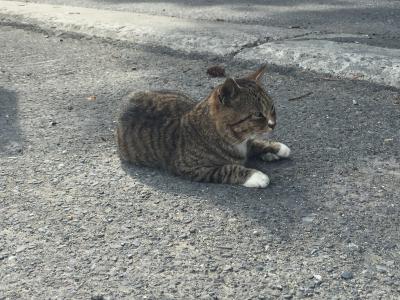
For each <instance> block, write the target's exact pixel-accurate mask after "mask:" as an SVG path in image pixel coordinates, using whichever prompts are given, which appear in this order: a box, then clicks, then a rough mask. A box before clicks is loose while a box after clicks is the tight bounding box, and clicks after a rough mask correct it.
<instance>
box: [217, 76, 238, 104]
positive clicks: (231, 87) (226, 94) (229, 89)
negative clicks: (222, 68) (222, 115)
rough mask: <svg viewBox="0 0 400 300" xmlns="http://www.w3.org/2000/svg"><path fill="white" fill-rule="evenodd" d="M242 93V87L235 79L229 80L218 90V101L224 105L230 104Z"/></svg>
mask: <svg viewBox="0 0 400 300" xmlns="http://www.w3.org/2000/svg"><path fill="white" fill-rule="evenodd" d="M239 92H240V86H239V85H238V84H237V82H236V81H235V79H233V78H227V79H226V80H225V82H224V84H223V85H222V86H221V87H220V88H219V90H218V100H219V102H221V103H222V104H228V103H229V102H230V101H232V100H233V99H235V98H236V96H237V95H238V94H239Z"/></svg>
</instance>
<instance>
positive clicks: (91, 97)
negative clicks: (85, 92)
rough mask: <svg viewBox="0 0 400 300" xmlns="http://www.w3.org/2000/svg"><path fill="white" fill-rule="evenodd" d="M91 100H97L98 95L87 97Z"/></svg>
mask: <svg viewBox="0 0 400 300" xmlns="http://www.w3.org/2000/svg"><path fill="white" fill-rule="evenodd" d="M86 99H87V100H89V101H96V96H94V95H92V96H89V97H87V98H86Z"/></svg>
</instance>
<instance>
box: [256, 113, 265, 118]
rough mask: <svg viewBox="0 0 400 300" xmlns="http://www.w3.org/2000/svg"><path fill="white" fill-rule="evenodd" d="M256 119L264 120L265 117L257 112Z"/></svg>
mask: <svg viewBox="0 0 400 300" xmlns="http://www.w3.org/2000/svg"><path fill="white" fill-rule="evenodd" d="M253 118H254V119H263V118H265V117H264V115H263V114H262V113H261V112H256V113H254V114H253Z"/></svg>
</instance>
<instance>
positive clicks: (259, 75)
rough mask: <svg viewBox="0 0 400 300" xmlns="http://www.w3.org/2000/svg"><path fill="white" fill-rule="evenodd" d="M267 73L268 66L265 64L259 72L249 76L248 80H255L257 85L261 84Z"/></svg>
mask: <svg viewBox="0 0 400 300" xmlns="http://www.w3.org/2000/svg"><path fill="white" fill-rule="evenodd" d="M266 71H267V64H263V65H262V66H261V67H260V68H259V69H258V70H257V71H255V72H254V73H252V74H250V75H249V76H247V77H246V78H247V79H250V80H254V81H256V82H257V83H260V82H261V79H262V78H263V76H264V74H265V72H266Z"/></svg>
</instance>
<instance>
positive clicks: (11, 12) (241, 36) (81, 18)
mask: <svg viewBox="0 0 400 300" xmlns="http://www.w3.org/2000/svg"><path fill="white" fill-rule="evenodd" d="M0 14H3V15H7V19H8V22H17V23H21V22H28V23H29V24H34V25H37V26H40V27H41V28H44V29H47V30H48V29H54V28H55V29H57V30H60V31H68V32H75V33H79V34H85V35H89V36H99V37H106V38H110V39H117V40H125V41H130V42H132V43H136V44H140V45H146V46H157V47H165V48H168V49H172V50H175V51H180V52H183V53H202V54H205V53H206V54H214V55H222V56H233V55H235V54H236V56H235V57H236V58H237V59H240V60H249V61H257V62H265V61H268V62H270V63H273V64H277V65H283V66H292V67H300V68H304V69H306V70H313V71H317V72H321V73H328V74H331V75H338V76H340V77H344V78H351V79H363V80H369V81H372V82H375V83H379V84H385V85H391V86H394V87H400V59H399V57H400V55H399V54H400V50H398V49H389V48H383V49H382V48H380V47H379V48H378V47H374V46H369V45H366V44H357V43H358V42H357V43H348V42H347V43H341V42H337V41H327V40H312V38H315V33H314V34H313V32H312V31H310V30H306V29H298V28H293V29H289V30H288V29H287V28H279V27H270V26H263V25H247V24H234V23H225V22H210V21H207V22H206V21H199V20H189V19H178V18H173V17H166V16H152V15H145V14H138V13H133V12H121V11H110V10H99V9H93V8H84V7H70V6H63V5H61V6H59V5H53V4H36V3H24V2H18V1H0ZM3 22H4V18H3ZM308 35H310V38H308V40H307V41H299V40H298V38H299V37H303V38H305V37H306V36H308ZM318 38H319V39H321V38H325V39H334V38H333V37H332V36H329V35H326V36H325V37H324V36H319V37H318ZM335 38H336V39H340V38H342V39H348V38H351V39H352V40H351V41H358V40H362V39H363V38H365V35H362V34H359V35H356V36H355V35H351V36H349V35H348V34H337V35H335ZM290 39H297V40H296V41H291V40H290ZM274 40H275V41H276V40H280V41H279V42H274ZM260 44H261V45H260ZM378 44H379V43H378ZM258 45H260V46H258ZM256 46H258V47H256ZM394 46H396V45H394ZM254 47H256V48H254Z"/></svg>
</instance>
